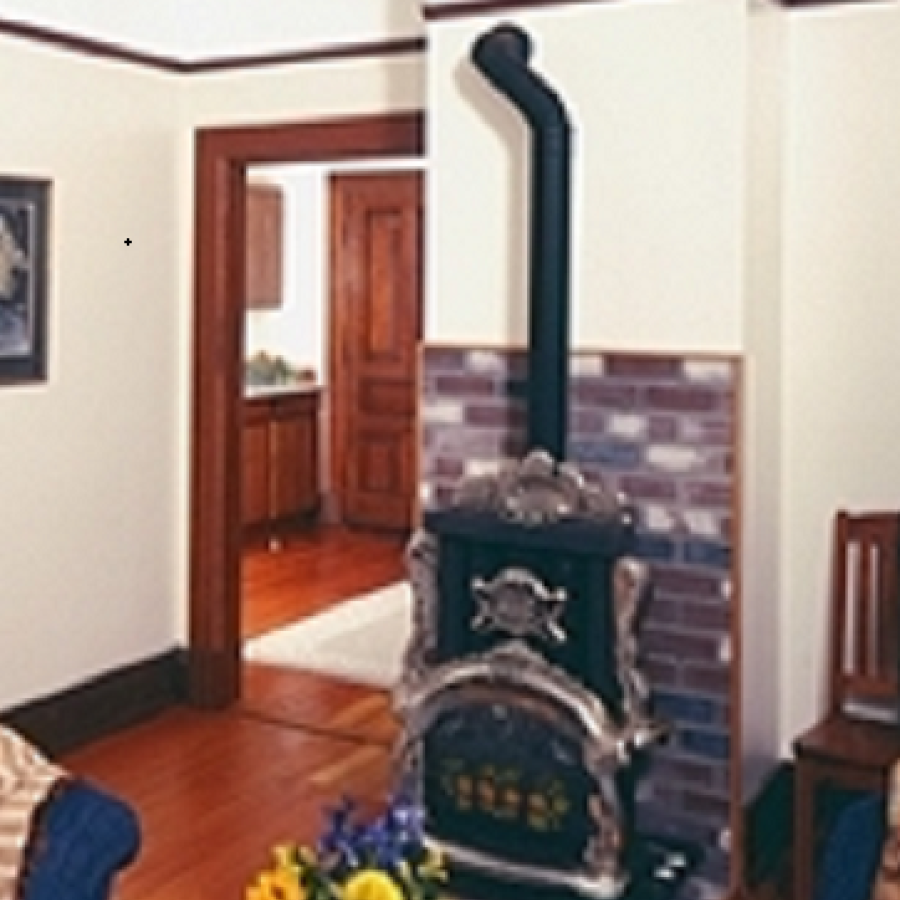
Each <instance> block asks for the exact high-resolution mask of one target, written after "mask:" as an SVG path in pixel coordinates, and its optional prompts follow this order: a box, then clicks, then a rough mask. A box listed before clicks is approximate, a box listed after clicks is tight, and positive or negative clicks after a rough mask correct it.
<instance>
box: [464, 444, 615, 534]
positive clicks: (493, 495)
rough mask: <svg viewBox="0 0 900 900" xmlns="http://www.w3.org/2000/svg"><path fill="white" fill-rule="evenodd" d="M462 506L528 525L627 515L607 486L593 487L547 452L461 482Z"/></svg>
mask: <svg viewBox="0 0 900 900" xmlns="http://www.w3.org/2000/svg"><path fill="white" fill-rule="evenodd" d="M454 503H455V504H456V506H459V507H464V508H466V509H474V510H483V511H486V512H487V511H490V512H494V513H497V514H498V515H500V516H502V517H503V518H505V519H510V520H512V521H514V522H521V523H522V524H526V525H542V524H546V523H549V522H558V521H560V520H561V519H566V518H571V517H581V518H586V519H589V520H594V521H601V522H608V521H609V520H610V519H612V518H616V517H619V516H623V515H627V513H626V511H625V510H624V509H623V506H622V503H621V502H620V500H619V498H618V497H616V496H615V495H614V494H613V493H612V492H611V491H610V490H608V489H607V487H606V486H605V485H603V484H596V485H594V484H591V485H589V484H587V483H586V482H585V480H584V478H583V477H582V475H581V473H580V472H579V471H578V469H576V468H575V467H574V466H572V465H570V464H568V463H557V462H556V461H555V460H554V459H553V457H552V456H551V455H550V454H549V453H547V452H545V451H544V450H533V451H532V452H531V453H529V454H528V456H526V457H525V458H524V459H522V460H516V461H513V462H509V463H507V464H506V465H504V466H503V468H501V469H500V471H499V472H498V473H497V474H495V475H477V476H472V477H470V478H465V479H463V481H462V482H461V483H460V485H459V487H458V489H457V492H456V497H455V498H454Z"/></svg>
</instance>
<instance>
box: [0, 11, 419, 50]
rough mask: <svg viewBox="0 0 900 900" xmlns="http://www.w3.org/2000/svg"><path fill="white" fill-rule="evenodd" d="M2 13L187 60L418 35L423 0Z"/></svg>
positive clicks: (14, 19) (8, 17)
mask: <svg viewBox="0 0 900 900" xmlns="http://www.w3.org/2000/svg"><path fill="white" fill-rule="evenodd" d="M0 18H4V19H11V20H13V21H22V22H29V23H31V24H36V25H41V26H44V27H49V28H56V29H59V30H62V31H64V32H71V33H75V34H78V35H84V36H87V37H91V38H95V39H99V40H105V41H112V42H114V43H118V44H122V45H124V46H127V47H131V48H134V49H138V50H143V51H148V52H151V53H158V54H160V55H163V56H170V57H176V58H178V59H182V60H197V59H207V58H209V57H222V56H236V55H237V56H244V55H250V56H253V55H256V54H260V53H273V52H279V51H290V50H298V49H308V48H317V47H323V46H328V45H334V44H345V43H359V42H369V41H379V40H384V39H386V38H406V37H414V36H418V35H419V34H421V32H422V21H421V16H420V3H419V0H319V2H316V0H306V2H304V3H300V4H297V3H285V2H284V0H253V2H252V3H248V2H247V0H191V2H190V3H185V2H183V0H156V2H154V3H122V2H121V0H80V2H78V3H74V2H72V0H0Z"/></svg>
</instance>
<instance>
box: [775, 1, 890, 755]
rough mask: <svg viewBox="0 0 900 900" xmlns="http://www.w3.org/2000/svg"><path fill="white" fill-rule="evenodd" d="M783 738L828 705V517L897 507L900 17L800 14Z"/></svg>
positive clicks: (788, 174) (791, 59)
mask: <svg viewBox="0 0 900 900" xmlns="http://www.w3.org/2000/svg"><path fill="white" fill-rule="evenodd" d="M788 35H789V40H788V54H789V56H788V64H787V66H788V72H789V73H790V80H789V83H788V91H787V120H786V153H785V167H784V172H785V179H786V185H785V188H786V194H785V197H786V206H785V228H786V230H785V243H784V253H785V256H784V260H785V271H784V284H785V303H784V316H783V329H784V332H783V340H784V387H783V390H784V393H783V397H784V405H783V410H782V417H781V422H782V424H783V426H784V433H785V444H784V446H785V470H784V484H785V493H784V507H783V515H782V521H783V524H782V532H781V541H780V552H781V559H782V561H783V566H784V578H783V591H782V594H781V606H780V609H781V620H780V631H781V634H782V641H783V644H782V654H783V668H784V677H783V679H782V691H783V694H782V696H783V700H782V706H781V732H782V735H783V736H784V737H785V739H787V738H789V737H790V735H792V734H794V733H795V732H796V731H798V730H799V729H800V728H801V727H803V726H805V725H806V724H808V723H809V721H810V720H811V718H812V714H813V712H814V710H815V709H816V706H817V704H818V703H819V702H820V700H821V698H822V678H821V677H820V675H821V673H822V672H823V666H824V640H825V629H824V624H825V596H826V589H827V577H828V560H829V539H830V534H829V522H830V518H831V516H832V514H833V512H834V510H835V509H836V508H837V507H839V506H842V505H846V506H848V507H877V508H887V509H892V508H894V509H895V508H897V507H898V506H900V476H898V464H897V451H896V448H897V446H898V444H900V401H898V400H897V398H896V396H895V394H896V392H895V391H894V390H893V388H892V386H893V385H894V384H895V383H896V380H897V335H898V334H900V254H898V252H897V243H898V236H900V165H898V161H900V127H898V123H900V118H898V113H897V110H898V109H900V65H898V60H900V8H898V7H897V6H896V5H895V4H860V5H859V6H842V7H837V6H836V7H832V8H821V9H819V10H812V9H809V10H806V11H805V12H803V13H800V12H797V13H796V14H795V15H793V16H791V17H790V26H789V31H788Z"/></svg>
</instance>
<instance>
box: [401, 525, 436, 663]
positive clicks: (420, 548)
mask: <svg viewBox="0 0 900 900" xmlns="http://www.w3.org/2000/svg"><path fill="white" fill-rule="evenodd" d="M437 564H438V541H437V538H436V537H435V536H434V535H433V534H432V533H431V532H430V531H426V530H425V529H423V528H420V529H419V530H418V531H417V532H416V533H415V534H414V535H413V537H412V539H411V540H410V542H409V545H408V546H407V548H406V567H407V570H408V571H409V580H410V584H411V586H412V592H413V608H412V616H413V621H412V636H411V638H410V641H409V644H408V645H407V647H406V651H405V655H404V658H403V676H402V677H403V679H412V680H416V679H418V678H420V677H421V676H422V675H424V673H425V672H426V670H427V669H428V667H429V665H430V664H431V661H432V660H431V655H432V653H433V651H434V648H435V646H436V644H437V621H436V618H437V608H438V602H437V601H438V587H437Z"/></svg>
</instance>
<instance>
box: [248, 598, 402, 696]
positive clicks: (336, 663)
mask: <svg viewBox="0 0 900 900" xmlns="http://www.w3.org/2000/svg"><path fill="white" fill-rule="evenodd" d="M411 630H412V592H411V590H410V586H409V582H407V581H400V582H397V583H396V584H391V585H388V586H387V587H384V588H379V589H378V590H376V591H372V592H371V593H368V594H364V595H362V596H360V597H355V598H353V599H352V600H345V601H344V602H342V603H339V604H338V605H337V606H334V607H332V608H331V609H327V610H325V611H324V612H321V613H318V614H316V615H314V616H310V617H309V618H306V619H302V620H301V621H299V622H295V623H293V624H291V625H287V626H285V627H284V628H279V629H276V630H275V631H270V632H269V633H268V634H264V635H262V636H261V637H257V638H253V639H252V640H250V641H247V642H246V643H245V644H244V659H245V660H247V661H249V662H257V663H266V664H268V665H276V666H287V667H289V668H294V669H303V670H305V671H312V672H319V673H321V674H323V675H332V676H334V677H336V678H341V679H343V680H345V681H352V682H356V683H359V684H366V685H370V686H372V687H378V688H391V687H393V685H394V684H395V683H396V682H397V679H398V678H399V677H400V673H401V666H402V663H403V653H404V651H405V650H406V644H407V641H408V640H409V636H410V633H411Z"/></svg>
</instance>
